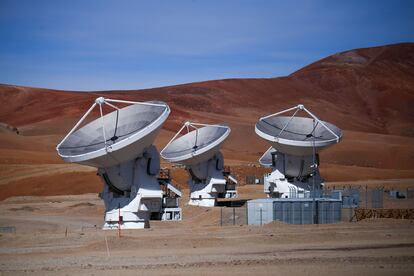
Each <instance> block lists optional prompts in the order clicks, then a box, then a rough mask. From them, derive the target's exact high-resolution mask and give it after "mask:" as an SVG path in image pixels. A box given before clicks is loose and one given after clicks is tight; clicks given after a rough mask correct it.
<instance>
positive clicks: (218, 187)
mask: <svg viewBox="0 0 414 276" xmlns="http://www.w3.org/2000/svg"><path fill="white" fill-rule="evenodd" d="M184 129H186V130H187V133H186V134H184V135H182V136H180V137H178V136H179V135H180V134H181V132H182V131H183V130H184ZM229 134H230V128H229V127H228V126H224V125H206V124H198V123H191V122H186V123H185V124H184V125H183V127H182V128H181V129H180V130H179V131H178V132H177V133H176V134H175V136H174V137H173V138H172V139H171V141H170V142H169V143H168V144H167V145H166V146H165V148H164V149H163V150H162V151H161V152H160V154H161V156H162V158H164V159H165V160H167V161H169V162H173V163H179V164H182V165H184V166H185V168H186V170H187V172H188V174H189V180H188V185H189V188H190V201H189V204H190V205H196V206H204V207H212V206H215V205H216V199H217V198H233V197H236V196H237V192H236V187H235V186H236V184H237V181H236V179H235V178H234V177H233V176H231V175H230V173H229V172H226V171H225V170H224V160H223V155H222V154H221V152H220V146H221V144H222V143H223V142H224V140H225V139H226V138H227V136H228V135H229Z"/></svg>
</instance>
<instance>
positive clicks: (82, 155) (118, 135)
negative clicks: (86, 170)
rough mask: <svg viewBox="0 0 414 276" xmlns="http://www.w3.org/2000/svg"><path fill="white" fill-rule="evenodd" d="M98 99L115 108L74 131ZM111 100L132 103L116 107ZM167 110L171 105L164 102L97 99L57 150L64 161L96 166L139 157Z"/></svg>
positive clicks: (164, 118)
mask: <svg viewBox="0 0 414 276" xmlns="http://www.w3.org/2000/svg"><path fill="white" fill-rule="evenodd" d="M99 101H102V103H109V105H110V106H112V107H113V108H115V111H113V112H111V113H109V114H106V115H104V116H101V117H100V118H97V119H96V120H94V121H92V122H90V123H88V124H86V125H85V126H83V127H82V128H80V129H77V130H76V128H77V126H78V125H79V124H80V123H81V121H83V120H84V119H85V118H86V116H87V115H88V114H89V113H90V112H91V111H92V109H93V108H94V107H95V106H96V104H99ZM111 102H120V103H132V104H131V105H129V106H127V107H124V108H120V109H118V108H116V107H115V106H114V105H112V104H110V103H111ZM102 103H101V104H102ZM169 113H170V108H169V107H168V105H167V104H165V103H163V102H143V103H140V102H128V101H119V100H110V99H103V98H102V99H101V98H98V99H97V100H96V102H95V104H94V105H92V107H91V109H90V110H89V111H88V112H87V113H86V114H85V116H84V117H83V118H82V119H81V121H79V122H78V124H77V125H76V126H75V127H74V129H72V131H71V132H70V133H69V134H68V135H67V136H66V137H65V138H64V139H63V140H62V142H61V143H60V144H59V145H58V146H57V147H56V150H57V152H58V154H59V155H60V156H61V157H62V159H63V160H64V161H66V162H76V163H80V164H84V165H89V166H93V167H98V168H102V167H110V166H113V165H117V164H120V163H122V162H125V161H128V160H132V159H134V158H137V157H138V156H140V155H141V154H142V152H143V151H144V150H145V148H147V147H149V146H150V145H151V144H152V143H153V141H154V140H155V137H156V135H157V134H158V132H159V130H160V129H161V126H162V124H163V123H164V122H165V120H166V119H167V118H168V115H169ZM101 114H102V113H101Z"/></svg>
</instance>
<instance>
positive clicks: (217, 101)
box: [0, 43, 414, 275]
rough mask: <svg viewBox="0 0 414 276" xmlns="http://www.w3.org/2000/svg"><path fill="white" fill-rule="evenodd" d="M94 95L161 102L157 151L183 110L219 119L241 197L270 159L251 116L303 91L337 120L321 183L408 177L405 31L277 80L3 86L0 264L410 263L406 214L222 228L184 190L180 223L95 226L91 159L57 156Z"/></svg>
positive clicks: (272, 267)
mask: <svg viewBox="0 0 414 276" xmlns="http://www.w3.org/2000/svg"><path fill="white" fill-rule="evenodd" d="M98 96H104V97H108V98H115V99H129V100H162V101H165V102H167V103H168V104H169V106H170V107H171V110H172V113H171V115H170V117H169V119H168V120H167V122H166V124H165V125H164V128H163V130H162V131H161V133H160V135H159V136H158V138H157V140H156V142H155V143H156V146H157V147H158V149H161V148H162V147H163V146H164V145H165V144H166V143H167V142H168V140H169V139H170V138H171V137H172V136H173V134H174V133H175V131H176V130H178V128H179V127H180V126H181V125H182V123H183V122H185V121H187V120H191V121H196V122H203V123H226V124H228V125H229V126H230V127H231V129H232V133H231V135H230V136H229V138H228V139H227V141H226V142H225V144H224V145H223V149H222V151H223V154H224V157H225V162H226V165H230V166H231V169H232V171H233V173H234V174H235V176H236V177H237V178H238V180H239V182H240V188H239V194H240V197H241V198H244V199H248V198H259V197H263V196H264V194H263V192H262V187H261V186H258V185H245V177H246V176H247V175H256V176H260V175H262V174H263V173H264V172H266V171H267V169H264V168H260V167H259V164H258V162H257V159H258V158H259V157H260V156H261V155H262V153H263V152H264V151H265V150H266V149H267V148H268V145H267V144H266V143H265V142H264V141H263V140H261V139H260V138H259V137H258V136H257V135H256V134H255V133H254V124H255V122H256V121H257V119H258V118H260V117H261V116H264V115H267V114H270V113H274V112H277V111H280V110H282V109H286V108H289V107H292V106H294V105H297V104H299V103H302V104H304V105H305V106H306V107H307V108H308V109H310V110H311V111H313V112H314V113H315V114H316V115H317V116H319V117H320V118H321V119H323V120H326V121H329V122H331V123H334V124H335V125H337V126H338V127H340V128H341V129H342V130H343V139H342V141H341V142H340V143H339V144H337V145H335V146H333V147H331V148H329V149H327V150H326V151H324V152H322V153H321V156H320V160H321V167H320V169H321V174H322V176H323V177H324V178H325V180H326V182H327V184H328V186H330V185H338V186H340V185H354V186H355V185H356V186H360V185H369V186H370V187H374V186H381V187H382V186H384V187H386V188H387V189H392V188H395V189H407V188H414V108H413V106H414V44H413V43H405V44H397V45H390V46H383V47H376V48H367V49H357V50H351V51H348V52H343V53H338V54H336V55H333V56H330V57H327V58H325V59H322V60H320V61H317V62H315V63H313V64H311V65H309V66H306V67H304V68H302V69H301V70H299V71H297V72H295V73H293V74H291V75H289V76H286V77H280V78H268V79H226V80H216V81H206V82H200V83H190V84H183V85H177V86H171V87H163V88H154V89H147V90H134V91H97V92H89V93H82V92H75V91H59V90H48V89H41V88H29V87H20V86H14V85H0V102H1V103H2V107H1V109H0V200H2V201H1V202H0V226H1V227H9V226H10V227H15V229H16V232H15V233H3V232H2V233H0V235H1V236H0V274H12V275H15V274H19V273H22V274H23V273H30V274H38V275H45V274H50V275H56V274H58V275H66V274H69V275H70V274H74V273H83V274H88V275H91V274H119V273H125V274H128V273H129V274H131V275H132V274H134V275H136V274H137V271H138V272H141V274H143V275H151V274H156V275H158V274H162V275H185V274H206V275H211V274H212V271H214V273H215V274H238V275H250V274H253V273H254V274H258V275H263V274H264V275H275V274H276V275H277V274H280V275H286V274H288V273H289V274H292V275H297V274H300V275H303V274H312V275H314V274H320V275H330V274H333V275H338V274H343V275H362V274H365V275H371V274H376V275H389V274H395V275H405V274H406V275H412V271H413V268H414V224H413V222H412V221H410V220H392V219H375V220H366V221H361V222H342V223H339V224H335V225H308V226H292V225H285V224H282V223H275V224H272V225H266V226H263V227H254V226H246V225H242V226H239V225H236V226H223V227H220V226H219V213H220V210H219V208H218V207H216V208H213V209H205V208H195V207H190V206H187V205H186V199H185V198H184V199H183V200H182V203H183V204H182V205H183V206H182V207H183V209H184V215H183V217H184V219H183V221H181V222H152V223H151V229H145V230H142V231H125V232H123V233H122V237H120V238H119V237H118V236H117V232H112V231H102V230H99V228H100V226H101V225H102V218H103V203H102V202H101V201H100V200H99V198H98V196H97V193H98V192H100V191H101V189H102V184H101V183H100V180H99V178H98V177H97V176H96V171H95V169H94V168H89V167H83V166H80V165H76V164H65V163H63V161H62V160H60V159H59V157H58V156H57V154H56V151H55V146H56V144H57V143H58V142H59V141H60V140H61V139H62V138H63V137H64V135H65V133H67V132H68V131H69V130H70V128H71V127H72V126H73V125H74V124H75V123H76V121H77V120H78V119H79V118H80V117H81V116H82V114H83V113H84V112H85V111H86V110H87V108H88V107H89V106H90V105H91V104H92V102H93V100H94V99H95V98H96V97H98ZM107 111H108V110H107ZM94 116H95V117H94ZM96 116H97V113H94V114H93V116H92V117H91V118H90V119H93V117H94V118H96ZM162 166H163V167H170V168H171V165H170V164H167V163H165V162H162ZM173 178H174V179H173V181H174V183H175V184H176V185H178V186H180V187H181V188H182V189H183V190H184V192H185V194H188V191H187V190H186V185H185V181H186V173H185V171H184V170H183V169H180V168H173ZM390 204H391V205H390V206H391V207H390V208H413V204H412V203H411V202H409V201H408V200H406V201H397V202H391V203H390ZM95 225H96V227H95ZM66 229H67V234H65V233H66ZM106 241H107V244H108V249H109V251H108V250H107V247H106Z"/></svg>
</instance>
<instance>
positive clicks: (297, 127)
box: [255, 105, 342, 156]
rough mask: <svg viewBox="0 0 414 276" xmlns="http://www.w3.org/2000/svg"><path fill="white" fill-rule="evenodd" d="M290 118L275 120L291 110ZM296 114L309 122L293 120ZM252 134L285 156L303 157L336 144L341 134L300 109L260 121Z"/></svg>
mask: <svg viewBox="0 0 414 276" xmlns="http://www.w3.org/2000/svg"><path fill="white" fill-rule="evenodd" d="M295 109H296V112H295V113H294V114H293V116H291V117H288V116H279V115H280V114H282V113H285V112H288V111H291V110H295ZM299 110H304V111H306V112H307V113H308V114H310V115H311V117H312V118H307V117H295V115H296V113H297V112H298V111H299ZM255 131H256V133H257V134H258V135H259V136H260V137H262V138H263V139H265V140H267V141H268V142H269V143H270V145H271V146H272V147H273V148H274V149H276V150H277V151H280V152H282V153H286V154H292V155H299V156H306V155H312V154H313V150H314V149H315V153H317V152H319V151H320V150H322V149H324V148H326V147H329V146H331V145H333V144H336V143H338V142H339V140H340V139H341V137H342V132H341V130H340V129H339V128H338V127H336V126H335V125H333V124H331V123H328V122H324V121H321V120H319V119H318V118H317V117H316V116H314V115H313V114H312V113H310V112H309V111H308V110H307V109H306V108H305V107H304V106H303V105H298V106H297V107H294V108H291V109H288V110H285V111H282V112H279V113H276V114H272V115H269V116H266V117H263V118H260V119H259V121H258V122H257V123H256V127H255Z"/></svg>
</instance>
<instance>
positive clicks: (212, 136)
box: [160, 122, 230, 165]
mask: <svg viewBox="0 0 414 276" xmlns="http://www.w3.org/2000/svg"><path fill="white" fill-rule="evenodd" d="M197 126H202V127H200V128H198V127H197ZM184 127H187V130H188V133H186V134H184V135H183V136H181V137H178V138H176V137H177V136H178V135H179V134H180V133H181V131H182V130H183V129H184ZM190 127H192V128H193V130H191V131H189V128H190ZM229 134H230V128H229V127H228V126H224V125H204V124H196V123H190V122H187V123H186V124H184V126H183V127H182V128H181V129H180V130H179V132H178V133H177V134H176V135H175V136H174V138H173V139H172V140H171V141H170V142H169V143H168V144H167V146H165V148H164V149H163V150H162V151H161V152H160V155H161V156H162V158H164V159H165V160H167V161H169V162H177V163H181V164H183V165H193V164H198V163H200V162H202V161H205V160H208V159H210V158H212V157H213V156H214V155H215V154H216V153H217V152H218V151H219V150H220V146H221V144H222V143H223V142H224V140H225V139H226V138H227V136H229Z"/></svg>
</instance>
